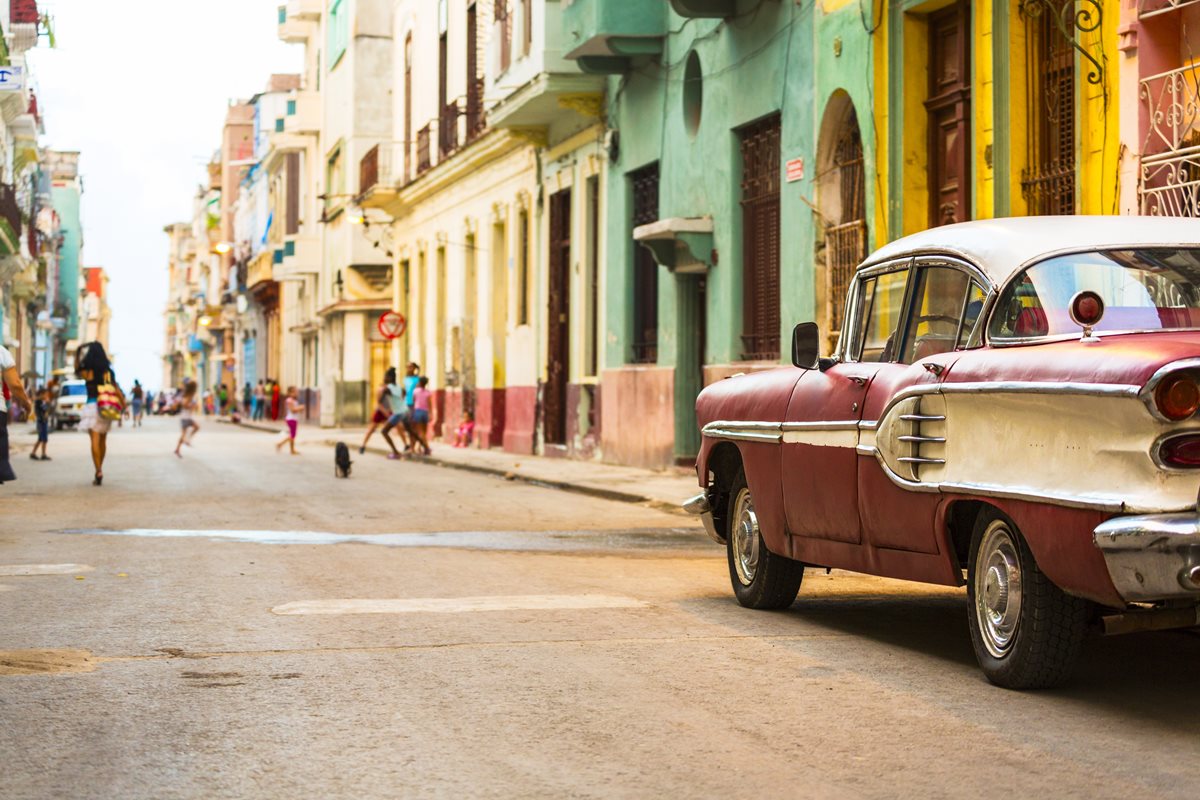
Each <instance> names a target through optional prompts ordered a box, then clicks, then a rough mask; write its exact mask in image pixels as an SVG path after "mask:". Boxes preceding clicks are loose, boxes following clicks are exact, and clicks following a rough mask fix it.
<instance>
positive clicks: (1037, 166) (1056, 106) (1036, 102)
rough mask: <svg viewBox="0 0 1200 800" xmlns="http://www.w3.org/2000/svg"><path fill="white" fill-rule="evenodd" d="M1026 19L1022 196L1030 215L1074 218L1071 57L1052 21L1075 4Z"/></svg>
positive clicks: (1059, 1)
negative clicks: (1025, 134) (1026, 131)
mask: <svg viewBox="0 0 1200 800" xmlns="http://www.w3.org/2000/svg"><path fill="white" fill-rule="evenodd" d="M1048 5H1051V6H1053V8H1043V7H1041V6H1038V8H1041V11H1040V13H1037V14H1030V12H1029V11H1023V12H1022V13H1023V14H1024V15H1025V82H1026V96H1027V98H1028V100H1027V101H1026V102H1027V104H1028V109H1027V114H1028V119H1029V142H1028V153H1029V155H1028V158H1029V167H1028V168H1026V169H1025V170H1023V172H1022V175H1021V178H1022V180H1021V191H1022V193H1023V194H1024V196H1025V201H1026V202H1027V203H1028V204H1029V213H1030V214H1074V213H1075V170H1076V166H1075V162H1076V159H1075V51H1074V49H1072V47H1071V39H1069V38H1068V37H1067V36H1065V35H1063V33H1062V31H1061V30H1060V29H1059V26H1058V24H1056V22H1055V19H1054V18H1053V15H1054V14H1059V19H1062V18H1068V19H1069V18H1070V15H1071V14H1072V13H1073V11H1072V9H1073V8H1074V6H1075V3H1074V0H1053V2H1051V3H1049V4H1048Z"/></svg>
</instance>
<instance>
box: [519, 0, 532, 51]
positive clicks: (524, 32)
mask: <svg viewBox="0 0 1200 800" xmlns="http://www.w3.org/2000/svg"><path fill="white" fill-rule="evenodd" d="M531 52H533V0H521V53H522V54H523V55H525V56H528V55H529V54H530V53H531Z"/></svg>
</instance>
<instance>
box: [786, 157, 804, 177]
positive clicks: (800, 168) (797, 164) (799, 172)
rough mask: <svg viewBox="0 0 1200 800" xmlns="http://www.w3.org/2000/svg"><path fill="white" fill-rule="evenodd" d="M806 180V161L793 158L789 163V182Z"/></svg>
mask: <svg viewBox="0 0 1200 800" xmlns="http://www.w3.org/2000/svg"><path fill="white" fill-rule="evenodd" d="M801 180H804V159H803V158H793V159H792V160H791V161H789V162H787V182H788V183H792V182H794V181H801Z"/></svg>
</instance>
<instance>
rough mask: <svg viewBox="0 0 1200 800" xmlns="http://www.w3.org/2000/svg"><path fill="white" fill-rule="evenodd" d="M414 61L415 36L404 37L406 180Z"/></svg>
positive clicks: (406, 178) (406, 179)
mask: <svg viewBox="0 0 1200 800" xmlns="http://www.w3.org/2000/svg"><path fill="white" fill-rule="evenodd" d="M412 62H413V38H412V32H411V31H410V32H409V34H408V35H407V36H405V37H404V182H405V183H408V182H409V181H410V180H412V148H413V141H412V86H413V84H412Z"/></svg>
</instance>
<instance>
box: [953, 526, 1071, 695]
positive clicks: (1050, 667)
mask: <svg viewBox="0 0 1200 800" xmlns="http://www.w3.org/2000/svg"><path fill="white" fill-rule="evenodd" d="M967 597H968V600H969V601H970V609H969V612H968V617H969V624H970V629H971V643H972V645H973V646H974V648H975V657H976V659H977V660H978V661H979V666H980V667H981V668H982V669H983V673H984V675H986V676H987V679H988V680H989V681H991V682H992V683H994V684H996V685H997V686H1002V687H1004V688H1006V689H1045V688H1049V687H1052V686H1058V685H1059V684H1061V683H1063V682H1064V681H1066V680H1067V679H1068V678H1069V677H1070V676H1071V672H1072V670H1073V669H1074V666H1075V661H1076V660H1077V659H1078V657H1079V651H1080V648H1081V646H1082V644H1083V639H1084V636H1085V634H1086V633H1087V625H1088V619H1089V617H1090V614H1091V604H1090V603H1089V602H1088V601H1086V600H1081V599H1079V598H1077V597H1071V596H1070V595H1068V594H1066V593H1065V592H1063V591H1062V590H1061V589H1059V588H1058V587H1057V586H1055V585H1054V584H1053V583H1052V582H1051V581H1050V579H1049V578H1047V577H1046V575H1045V573H1043V572H1042V570H1041V569H1040V568H1039V567H1038V565H1037V562H1036V561H1035V560H1034V558H1033V553H1032V552H1031V551H1030V549H1029V545H1028V544H1026V543H1025V539H1024V537H1022V536H1021V532H1020V531H1019V530H1018V529H1017V526H1016V525H1014V524H1013V522H1012V521H1011V520H1009V519H1008V518H1007V517H1005V516H1004V515H1002V514H1000V513H998V512H996V511H985V512H983V513H981V514H980V515H979V519H978V520H977V521H976V523H975V531H974V535H973V536H972V537H971V553H970V561H969V567H968V572H967Z"/></svg>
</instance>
